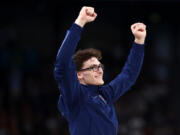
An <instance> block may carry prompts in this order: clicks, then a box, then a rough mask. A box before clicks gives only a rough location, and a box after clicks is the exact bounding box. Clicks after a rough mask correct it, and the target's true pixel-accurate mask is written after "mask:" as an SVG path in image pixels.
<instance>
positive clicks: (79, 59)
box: [73, 48, 102, 71]
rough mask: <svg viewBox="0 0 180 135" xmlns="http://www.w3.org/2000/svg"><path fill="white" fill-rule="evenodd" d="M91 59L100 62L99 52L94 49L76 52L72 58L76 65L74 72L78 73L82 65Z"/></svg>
mask: <svg viewBox="0 0 180 135" xmlns="http://www.w3.org/2000/svg"><path fill="white" fill-rule="evenodd" d="M92 57H96V58H97V59H98V60H101V58H102V56H101V51H99V50H98V49H94V48H87V49H83V50H78V51H77V52H76V53H75V54H74V56H73V60H74V63H75V65H76V70H77V71H80V70H81V68H82V66H83V63H84V62H85V61H87V60H88V59H90V58H92Z"/></svg>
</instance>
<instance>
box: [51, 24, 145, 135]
mask: <svg viewBox="0 0 180 135" xmlns="http://www.w3.org/2000/svg"><path fill="white" fill-rule="evenodd" d="M82 30H83V29H82V28H81V27H80V26H78V25H76V24H75V23H73V24H72V26H71V28H70V29H69V30H68V31H67V33H66V36H65V39H64V41H63V43H62V45H61V47H60V49H59V51H58V54H57V58H56V63H55V69H54V75H55V79H56V81H57V83H58V86H59V90H60V96H59V102H58V109H59V110H60V112H61V114H62V115H63V116H64V117H65V118H66V119H67V121H68V123H69V130H70V134H71V135H117V131H118V121H117V118H116V113H115V110H114V107H113V104H114V102H115V101H116V100H117V99H118V98H119V97H120V96H121V95H123V94H124V93H125V92H126V91H127V90H129V89H130V87H131V86H132V85H133V84H134V83H135V81H136V79H137V77H138V75H139V73H140V70H141V66H142V63H143V58H144V45H138V44H136V43H133V46H132V48H131V51H130V54H129V56H128V59H127V62H126V63H125V65H124V67H123V69H122V72H121V73H120V74H119V75H118V76H117V77H116V78H115V79H114V80H112V81H111V82H110V83H108V84H106V85H103V86H89V85H82V84H80V83H79V81H78V79H77V72H76V68H75V65H74V62H73V59H72V56H73V55H74V52H75V49H76V46H77V44H78V42H79V40H80V37H81V32H82Z"/></svg>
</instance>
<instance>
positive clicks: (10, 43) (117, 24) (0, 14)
mask: <svg viewBox="0 0 180 135" xmlns="http://www.w3.org/2000/svg"><path fill="white" fill-rule="evenodd" d="M84 5H86V6H93V7H94V8H95V11H96V12H97V14H98V17H97V19H96V21H95V22H93V23H89V24H87V25H86V26H85V28H84V31H83V34H82V38H81V40H80V42H79V45H78V48H77V49H83V48H87V47H94V48H97V49H100V50H101V51H102V54H103V59H102V63H104V65H105V74H104V79H105V82H106V83H108V82H109V81H110V80H112V79H113V78H114V77H115V76H116V75H117V74H118V73H119V72H120V71H121V69H122V67H123V65H124V62H125V61H126V58H127V56H128V54H129V50H130V48H131V45H132V43H133V39H134V38H133V35H132V34H131V30H130V26H131V24H133V23H135V22H143V23H145V24H146V25H147V38H146V48H145V59H144V64H143V68H142V71H141V73H140V76H139V77H138V79H137V81H136V84H135V85H134V86H133V87H132V88H131V90H130V91H128V92H127V93H126V94H125V95H123V96H122V97H121V98H120V99H119V101H117V103H116V104H115V108H116V112H117V116H118V120H119V134H120V135H180V116H179V113H180V107H179V102H180V99H179V97H180V91H179V89H180V86H179V84H178V83H179V76H180V72H179V68H180V54H179V52H180V21H179V13H180V2H178V1H173V0H172V1H170V0H169V1H161V0H157V1H155V0H149V1H145V0H144V1H137V0H128V1H121V0H116V1H115V0H114V1H112V0H96V1H95V0H92V1H88V0H87V1H85V0H84V1H73V2H71V1H69V0H67V1H64V2H61V1H59V2H56V1H50V0H36V1H35V0H34V1H33V0H31V1H30V0H28V1H24V2H20V1H16V2H15V1H14V2H11V1H6V2H2V3H1V4H0V135H40V134H41V135H42V134H44V135H67V134H69V132H68V127H67V122H66V120H65V119H64V118H63V117H62V116H61V114H60V113H59V112H58V110H57V102H58V96H59V90H58V87H57V84H56V82H55V80H54V76H53V68H54V62H55V58H56V54H57V51H58V49H59V47H60V45H61V43H62V41H63V39H64V37H65V34H66V30H67V29H69V28H70V26H71V24H72V23H73V22H74V20H75V19H76V17H77V16H78V14H79V11H80V9H81V7H82V6H84Z"/></svg>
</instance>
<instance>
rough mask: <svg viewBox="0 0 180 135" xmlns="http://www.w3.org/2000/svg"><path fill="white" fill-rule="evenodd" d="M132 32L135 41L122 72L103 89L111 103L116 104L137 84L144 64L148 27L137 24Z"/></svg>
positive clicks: (133, 26)
mask: <svg viewBox="0 0 180 135" xmlns="http://www.w3.org/2000/svg"><path fill="white" fill-rule="evenodd" d="M131 30H132V33H133V35H134V37H135V39H134V43H133V46H132V48H131V50H130V54H129V56H128V59H127V61H126V63H125V65H124V67H123V69H122V72H121V73H120V74H119V75H118V76H117V77H116V78H115V79H114V80H112V81H111V82H110V83H109V84H107V85H105V86H104V87H102V89H101V92H102V94H103V95H104V97H105V98H106V99H107V101H109V102H110V103H114V102H115V101H116V100H117V99H118V98H119V97H120V96H121V95H123V94H124V93H125V92H126V91H127V90H129V89H130V87H131V86H132V85H133V84H134V83H135V81H136V79H137V77H138V75H139V73H140V70H141V67H142V64H143V59H144V42H145V37H146V26H145V25H144V24H143V23H135V24H133V25H132V26H131Z"/></svg>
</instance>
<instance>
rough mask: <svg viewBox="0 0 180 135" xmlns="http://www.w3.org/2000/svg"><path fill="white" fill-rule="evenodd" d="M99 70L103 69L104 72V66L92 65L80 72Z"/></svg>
mask: <svg viewBox="0 0 180 135" xmlns="http://www.w3.org/2000/svg"><path fill="white" fill-rule="evenodd" d="M99 68H102V70H104V65H103V64H99V65H92V66H90V67H88V68H84V69H80V70H79V71H87V70H93V71H94V72H97V71H99Z"/></svg>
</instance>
